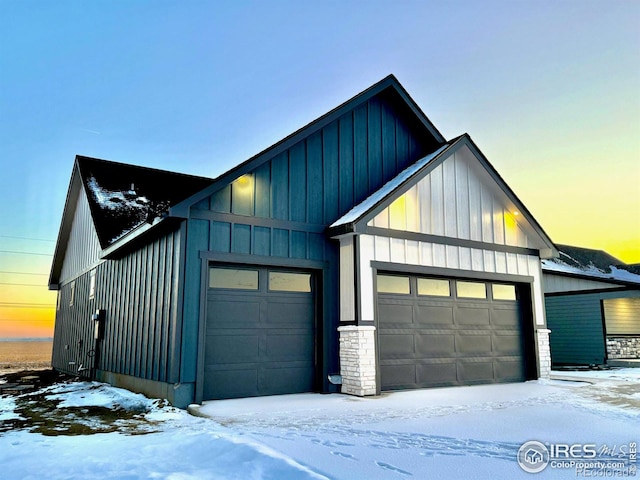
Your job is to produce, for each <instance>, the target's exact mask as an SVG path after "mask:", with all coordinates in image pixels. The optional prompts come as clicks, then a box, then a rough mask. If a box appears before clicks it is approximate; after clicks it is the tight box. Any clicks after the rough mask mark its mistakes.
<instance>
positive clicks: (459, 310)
mask: <svg viewBox="0 0 640 480" xmlns="http://www.w3.org/2000/svg"><path fill="white" fill-rule="evenodd" d="M489 318H490V315H489V308H488V307H486V306H485V307H482V308H480V307H476V306H464V305H458V306H457V307H456V309H455V321H456V323H457V324H459V325H489V324H490V323H491V322H490V321H489Z"/></svg>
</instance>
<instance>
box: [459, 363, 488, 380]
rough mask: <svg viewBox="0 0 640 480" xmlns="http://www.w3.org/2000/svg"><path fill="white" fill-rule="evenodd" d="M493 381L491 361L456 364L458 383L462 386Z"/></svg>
mask: <svg viewBox="0 0 640 480" xmlns="http://www.w3.org/2000/svg"><path fill="white" fill-rule="evenodd" d="M493 380H494V373H493V361H485V362H465V361H460V362H458V381H460V382H461V383H463V384H468V385H470V384H476V383H491V382H493Z"/></svg>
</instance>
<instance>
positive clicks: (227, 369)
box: [204, 265, 316, 400]
mask: <svg viewBox="0 0 640 480" xmlns="http://www.w3.org/2000/svg"><path fill="white" fill-rule="evenodd" d="M208 282H209V284H208V290H207V324H206V341H205V378H204V399H205V400H211V399H223V398H240V397H255V396H262V395H277V394H287V393H302V392H309V391H313V390H314V386H315V382H314V378H315V363H316V361H315V359H316V353H315V330H316V328H315V322H316V315H315V299H314V290H315V289H314V278H313V274H312V273H311V272H306V271H298V270H280V269H272V268H267V267H255V268H253V267H242V268H236V267H233V266H218V265H212V266H210V268H209V271H208Z"/></svg>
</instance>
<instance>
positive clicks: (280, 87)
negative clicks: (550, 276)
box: [0, 0, 640, 272]
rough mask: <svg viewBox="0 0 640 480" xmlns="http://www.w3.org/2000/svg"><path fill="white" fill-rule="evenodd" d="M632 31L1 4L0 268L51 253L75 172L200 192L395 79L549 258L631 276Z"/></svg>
mask: <svg viewBox="0 0 640 480" xmlns="http://www.w3.org/2000/svg"><path fill="white" fill-rule="evenodd" d="M638 25H640V2H637V1H631V0H629V1H626V0H625V1H619V0H617V1H616V0H613V1H607V2H604V1H589V0H586V1H547V0H542V1H536V2H533V1H532V2H524V1H522V2H518V1H516V2H512V1H478V2H468V1H458V2H445V1H432V2H418V1H388V2H384V1H375V0H374V1H366V2H365V1H324V2H293V1H271V2H267V1H263V2H246V1H189V0H187V1H180V2H178V1H153V2H151V1H133V0H128V1H125V0H117V1H17V0H16V1H14V0H0V162H1V164H2V175H0V225H1V231H0V250H2V249H5V250H9V249H16V248H21V249H22V250H25V251H32V252H36V251H37V252H44V253H47V252H51V251H52V250H53V246H54V243H53V242H52V241H51V240H55V238H56V236H57V232H58V227H59V222H60V218H61V214H62V209H63V206H64V200H65V195H66V190H67V186H68V182H69V177H70V173H71V168H72V165H73V160H74V157H75V155H76V154H82V155H87V156H94V157H98V158H104V159H110V160H116V161H121V162H127V163H133V164H139V165H145V166H149V167H156V168H164V169H168V170H175V171H180V172H184V173H191V174H198V175H205V176H216V175H218V174H220V173H222V172H223V171H225V170H227V169H229V168H231V167H233V166H234V165H236V164H237V163H240V162H242V161H244V160H245V159H247V158H248V157H250V156H252V155H253V154H255V153H257V152H259V151H260V150H262V149H264V148H266V147H268V146H270V145H271V144H273V143H275V142H276V141H278V140H279V139H281V138H282V137H284V136H286V135H288V134H289V133H291V132H292V131H294V130H296V129H298V128H299V127H301V126H303V125H305V124H306V123H308V122H310V121H311V120H313V119H315V118H316V117H318V116H320V115H322V114H323V113H325V112H327V111H328V110H330V109H332V108H333V107H335V106H337V105H338V104H340V103H342V102H343V101H345V100H347V99H348V98H350V97H351V96H353V95H355V94H356V93H358V92H360V91H361V90H363V89H365V88H367V87H368V86H370V85H371V84H373V83H374V82H376V81H378V80H380V79H381V78H383V77H384V76H386V75H387V74H389V73H393V74H395V75H396V76H397V78H398V79H399V80H400V82H401V83H402V84H403V85H404V86H405V88H406V89H407V90H408V92H409V93H410V95H412V97H413V98H414V99H415V100H416V102H417V103H418V104H419V105H420V106H421V108H422V109H423V110H424V112H425V113H426V114H427V116H428V117H429V118H430V119H431V121H432V122H433V123H434V124H435V125H436V126H437V127H438V128H439V129H440V131H441V132H442V133H443V134H444V135H445V137H447V138H451V137H453V136H456V135H459V134H461V133H463V132H468V133H469V134H470V135H471V137H472V138H473V139H474V141H475V142H476V143H477V144H478V146H479V147H480V148H481V150H482V151H483V152H484V153H485V155H486V156H487V157H488V159H489V160H490V161H491V162H492V164H493V165H494V166H495V167H496V168H497V170H498V171H499V172H500V173H501V175H502V176H503V177H504V178H505V180H506V181H507V183H508V184H509V185H510V186H511V187H512V189H513V190H514V191H515V192H516V194H517V195H518V196H519V197H520V199H521V200H522V201H523V202H524V203H525V205H527V207H528V208H529V210H530V211H531V212H532V213H533V214H534V216H535V217H536V218H537V220H538V221H539V222H540V223H541V224H542V226H543V228H545V230H546V231H547V233H548V234H549V235H550V236H551V238H552V239H553V240H554V241H556V242H558V243H569V244H574V245H579V246H585V247H591V248H603V249H606V250H608V251H609V252H610V253H612V254H614V255H617V256H618V257H620V258H622V259H623V260H626V261H628V262H640V247H639V244H640V28H639V27H638ZM2 235H4V237H1V236H2ZM7 236H16V237H23V238H29V239H31V238H37V239H43V240H49V242H35V241H31V240H19V239H9V238H6V237H7ZM29 261H35V260H34V258H30V257H26V258H21V259H17V258H16V257H15V256H13V257H11V255H5V256H0V271H2V270H6V269H7V265H8V264H9V262H12V266H11V268H27V266H28V262H29ZM38 262H39V263H38V264H37V265H35V264H34V268H36V269H38V271H40V270H44V271H45V272H46V271H47V270H48V268H47V266H46V262H42V259H38ZM43 263H44V267H43V266H42V265H41V264H43ZM14 264H15V265H14Z"/></svg>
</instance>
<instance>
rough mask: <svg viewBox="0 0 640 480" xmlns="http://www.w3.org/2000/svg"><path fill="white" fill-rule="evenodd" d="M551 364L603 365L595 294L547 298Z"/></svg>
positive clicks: (596, 295)
mask: <svg viewBox="0 0 640 480" xmlns="http://www.w3.org/2000/svg"><path fill="white" fill-rule="evenodd" d="M545 303H546V314H547V326H548V327H549V329H551V335H550V342H551V361H552V362H553V363H554V364H577V365H589V364H594V363H595V364H603V363H605V343H604V332H603V328H602V314H601V310H600V298H599V295H598V294H590V295H589V294H587V295H571V296H561V297H547V298H546V300H545Z"/></svg>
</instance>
